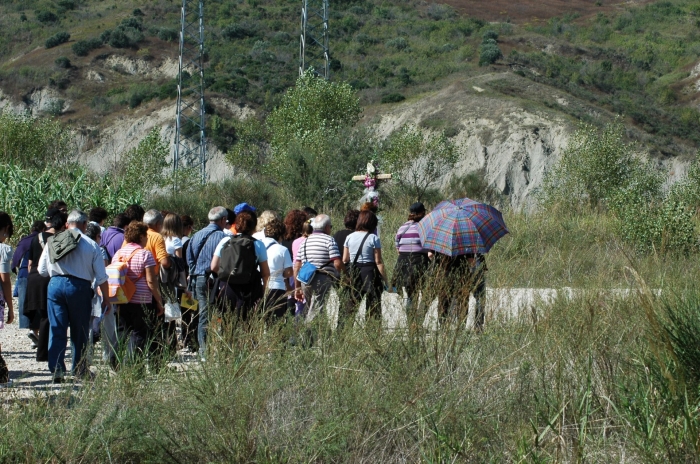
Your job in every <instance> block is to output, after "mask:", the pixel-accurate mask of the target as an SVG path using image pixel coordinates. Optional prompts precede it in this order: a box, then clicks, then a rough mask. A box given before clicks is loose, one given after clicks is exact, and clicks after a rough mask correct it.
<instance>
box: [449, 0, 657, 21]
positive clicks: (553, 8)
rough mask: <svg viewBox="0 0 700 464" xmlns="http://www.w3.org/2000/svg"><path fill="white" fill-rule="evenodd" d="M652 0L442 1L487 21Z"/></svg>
mask: <svg viewBox="0 0 700 464" xmlns="http://www.w3.org/2000/svg"><path fill="white" fill-rule="evenodd" d="M652 1H653V0H628V1H622V2H621V1H619V0H525V1H513V0H491V1H484V0H443V2H442V3H446V4H448V5H450V6H452V7H453V8H454V9H455V10H457V11H458V12H459V13H461V14H466V15H469V16H472V17H475V18H480V19H484V20H487V21H504V20H506V19H510V20H511V21H512V22H514V23H518V24H520V23H526V22H531V21H538V20H547V19H549V18H553V17H554V16H563V15H566V14H572V13H575V14H577V15H579V16H580V17H588V16H593V15H596V14H598V13H608V12H611V11H617V10H621V9H623V8H624V7H628V6H630V5H642V4H644V3H651V2H652Z"/></svg>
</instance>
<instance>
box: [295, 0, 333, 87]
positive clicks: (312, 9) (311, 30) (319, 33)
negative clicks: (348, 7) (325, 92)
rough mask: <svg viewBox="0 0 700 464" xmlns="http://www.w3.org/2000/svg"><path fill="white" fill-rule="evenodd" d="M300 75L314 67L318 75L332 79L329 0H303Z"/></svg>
mask: <svg viewBox="0 0 700 464" xmlns="http://www.w3.org/2000/svg"><path fill="white" fill-rule="evenodd" d="M302 1H303V5H302V8H301V40H300V45H299V75H301V74H303V73H304V71H306V70H307V69H309V68H314V72H315V73H316V75H317V76H319V77H323V78H324V79H326V80H328V79H330V77H331V76H330V52H329V47H328V43H329V35H328V9H329V5H328V0H302Z"/></svg>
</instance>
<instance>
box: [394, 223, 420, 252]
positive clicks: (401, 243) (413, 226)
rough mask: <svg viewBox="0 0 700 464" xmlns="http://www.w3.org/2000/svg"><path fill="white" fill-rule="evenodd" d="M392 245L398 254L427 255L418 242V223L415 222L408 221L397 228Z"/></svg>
mask: <svg viewBox="0 0 700 464" xmlns="http://www.w3.org/2000/svg"><path fill="white" fill-rule="evenodd" d="M394 245H395V246H396V249H397V250H398V252H399V253H428V250H426V249H424V248H423V244H422V243H421V241H420V234H419V233H418V223H417V222H415V221H408V222H406V223H404V224H402V225H401V227H399V230H398V231H397V232H396V238H395V239H394Z"/></svg>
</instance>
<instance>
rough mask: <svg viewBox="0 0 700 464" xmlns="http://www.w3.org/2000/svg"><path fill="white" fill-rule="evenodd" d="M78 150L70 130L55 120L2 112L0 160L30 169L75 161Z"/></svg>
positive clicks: (0, 122) (0, 118) (0, 120)
mask: <svg viewBox="0 0 700 464" xmlns="http://www.w3.org/2000/svg"><path fill="white" fill-rule="evenodd" d="M76 159H77V149H76V147H75V145H74V140H73V137H72V135H71V133H70V130H69V129H67V128H64V127H63V126H62V125H61V124H60V123H59V122H58V121H54V120H52V119H43V118H34V117H32V116H31V115H28V114H22V115H16V114H12V113H9V112H5V113H1V114H0V160H2V162H4V163H8V164H13V165H17V166H19V167H20V168H27V169H40V170H43V169H46V168H53V167H57V166H65V165H69V164H72V163H73V162H75V161H76Z"/></svg>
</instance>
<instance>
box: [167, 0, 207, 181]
mask: <svg viewBox="0 0 700 464" xmlns="http://www.w3.org/2000/svg"><path fill="white" fill-rule="evenodd" d="M204 129H205V110H204V2H203V0H197V1H195V0H182V12H181V21H180V62H179V73H178V84H177V121H176V129H175V156H174V158H173V170H174V171H175V172H177V171H178V169H197V170H199V175H200V176H201V180H202V182H205V181H206V179H207V171H206V167H207V147H206V137H205V132H204ZM175 178H176V180H177V176H176V177H175ZM175 188H177V186H175Z"/></svg>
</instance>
